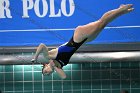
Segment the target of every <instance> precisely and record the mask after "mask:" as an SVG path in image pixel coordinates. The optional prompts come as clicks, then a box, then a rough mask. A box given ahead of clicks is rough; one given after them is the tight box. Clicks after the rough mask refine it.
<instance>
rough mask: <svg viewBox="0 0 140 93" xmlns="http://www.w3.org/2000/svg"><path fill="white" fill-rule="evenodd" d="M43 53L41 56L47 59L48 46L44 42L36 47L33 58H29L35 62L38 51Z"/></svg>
mask: <svg viewBox="0 0 140 93" xmlns="http://www.w3.org/2000/svg"><path fill="white" fill-rule="evenodd" d="M41 52H42V53H43V56H44V57H45V58H46V59H47V60H49V53H48V48H47V46H46V45H45V44H43V43H41V44H40V45H39V46H38V47H37V50H36V53H35V55H34V58H33V59H32V60H31V61H32V62H36V61H37V59H38V56H39V54H40V53H41Z"/></svg>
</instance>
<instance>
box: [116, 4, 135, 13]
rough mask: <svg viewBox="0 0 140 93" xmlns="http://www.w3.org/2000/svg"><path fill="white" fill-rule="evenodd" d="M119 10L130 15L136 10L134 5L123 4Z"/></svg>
mask: <svg viewBox="0 0 140 93" xmlns="http://www.w3.org/2000/svg"><path fill="white" fill-rule="evenodd" d="M119 9H120V10H121V11H122V13H124V14H125V13H129V12H131V11H133V10H134V8H133V4H122V5H120V7H119Z"/></svg>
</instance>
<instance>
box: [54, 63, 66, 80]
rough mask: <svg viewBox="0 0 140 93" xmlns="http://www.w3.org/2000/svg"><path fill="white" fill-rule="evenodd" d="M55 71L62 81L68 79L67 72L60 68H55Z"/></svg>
mask: <svg viewBox="0 0 140 93" xmlns="http://www.w3.org/2000/svg"><path fill="white" fill-rule="evenodd" d="M54 70H55V71H56V72H57V74H58V75H59V77H60V78H61V79H65V78H66V74H65V72H64V71H63V70H62V69H61V68H58V67H56V66H55V67H54Z"/></svg>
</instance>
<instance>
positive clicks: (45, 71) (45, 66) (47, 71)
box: [42, 61, 54, 75]
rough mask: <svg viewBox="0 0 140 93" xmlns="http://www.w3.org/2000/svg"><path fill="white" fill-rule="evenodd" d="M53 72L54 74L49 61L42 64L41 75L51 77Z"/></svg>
mask: <svg viewBox="0 0 140 93" xmlns="http://www.w3.org/2000/svg"><path fill="white" fill-rule="evenodd" d="M53 72H54V66H53V64H52V61H50V62H49V63H48V64H43V68H42V74H43V75H51V74H52V73H53Z"/></svg>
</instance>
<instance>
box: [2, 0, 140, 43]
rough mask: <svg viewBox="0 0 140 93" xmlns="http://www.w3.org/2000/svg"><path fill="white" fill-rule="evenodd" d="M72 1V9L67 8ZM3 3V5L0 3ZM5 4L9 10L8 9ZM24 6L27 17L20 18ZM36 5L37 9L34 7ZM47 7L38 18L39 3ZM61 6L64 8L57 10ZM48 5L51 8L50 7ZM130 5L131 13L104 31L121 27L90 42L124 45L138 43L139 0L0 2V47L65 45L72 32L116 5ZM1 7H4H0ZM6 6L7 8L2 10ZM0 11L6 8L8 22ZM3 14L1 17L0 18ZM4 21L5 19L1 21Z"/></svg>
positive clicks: (109, 25) (18, 0)
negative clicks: (55, 15)
mask: <svg viewBox="0 0 140 93" xmlns="http://www.w3.org/2000/svg"><path fill="white" fill-rule="evenodd" d="M53 1H54V7H55V8H54V11H55V13H56V14H57V13H58V11H59V10H60V14H61V16H59V17H50V15H51V13H52V11H53V10H51V11H50V9H51V7H53ZM72 1H73V4H72V6H70V4H71V2H72ZM3 2H4V3H3ZM8 2H9V4H10V5H9V6H8ZM23 2H25V4H27V8H29V9H28V15H29V17H28V18H27V17H26V18H25V17H22V16H23V15H25V12H23V10H24V9H25V8H23V6H24V7H26V5H25V4H23ZM37 2H39V5H37ZM42 2H44V4H46V5H48V7H45V8H44V11H47V10H45V9H47V8H48V11H47V12H46V15H45V16H44V17H39V16H37V14H36V13H35V11H36V12H37V8H39V13H40V14H43V3H42ZM62 2H64V4H66V8H64V7H63V8H61V4H62ZM50 3H51V4H50ZM127 3H132V4H134V8H135V10H134V11H133V12H131V13H129V14H126V15H123V16H121V17H119V18H117V19H116V20H114V21H113V22H111V23H110V24H108V26H107V27H123V26H127V27H123V28H110V29H108V28H105V29H104V30H103V31H102V32H101V34H100V35H99V36H98V37H97V38H96V40H94V41H92V42H90V43H89V44H94V43H97V44H98V43H101V44H103V43H120V42H123V43H126V42H140V37H139V34H140V31H139V30H140V25H139V24H140V21H139V18H140V16H139V15H140V11H139V9H140V6H139V4H140V1H139V0H133V1H132V0H111V1H110V0H86V1H85V0H83V1H81V0H1V1H0V8H1V9H0V46H37V45H38V44H39V43H45V44H47V45H56V44H62V43H64V42H67V41H68V40H69V39H70V38H71V36H72V34H73V32H74V31H73V29H74V28H75V27H76V26H78V25H83V24H86V23H89V22H92V21H96V20H98V19H99V18H100V17H101V16H102V14H103V13H105V12H106V11H108V10H111V9H115V8H117V7H119V5H120V4H127ZM3 6H4V7H3ZM6 6H7V7H6ZM70 7H73V8H74V11H73V13H72V15H71V16H65V15H64V13H62V10H63V12H64V10H66V14H69V13H70V10H71V8H70ZM2 8H8V9H7V10H9V11H10V15H11V16H12V18H8V16H7V15H6V13H7V10H6V9H5V10H4V12H3V11H2V10H3V9H2ZM3 13H4V16H2V14H3ZM3 17H6V18H3Z"/></svg>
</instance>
